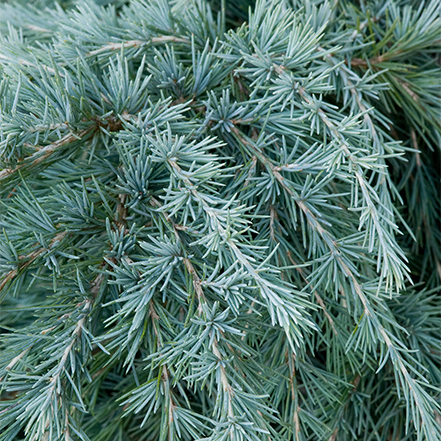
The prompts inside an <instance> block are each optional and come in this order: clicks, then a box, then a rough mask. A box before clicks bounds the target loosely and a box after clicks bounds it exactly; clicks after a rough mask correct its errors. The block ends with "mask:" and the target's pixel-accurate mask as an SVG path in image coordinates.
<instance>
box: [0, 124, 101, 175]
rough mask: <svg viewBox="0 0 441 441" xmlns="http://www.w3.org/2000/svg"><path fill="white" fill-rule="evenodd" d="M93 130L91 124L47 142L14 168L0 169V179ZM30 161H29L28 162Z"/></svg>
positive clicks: (40, 160)
mask: <svg viewBox="0 0 441 441" xmlns="http://www.w3.org/2000/svg"><path fill="white" fill-rule="evenodd" d="M92 130H93V126H92V127H89V128H87V129H85V130H83V131H81V132H80V133H78V134H75V133H69V134H67V135H66V136H64V137H63V138H61V139H59V140H58V141H55V142H53V143H52V144H49V145H47V146H45V147H41V148H39V149H38V150H37V151H36V152H35V153H33V154H32V155H31V156H29V157H27V158H26V159H25V160H24V161H22V162H21V163H19V164H18V165H17V166H16V167H14V168H5V169H3V170H2V171H0V181H1V180H2V179H5V178H7V177H8V176H10V175H12V174H14V173H16V172H17V171H18V170H20V169H22V168H23V167H26V166H29V167H33V166H35V165H37V164H39V163H40V162H42V161H44V160H45V159H47V158H48V157H49V156H51V155H52V154H53V153H54V152H55V151H57V150H58V149H59V148H60V147H63V146H65V145H67V144H70V143H72V142H74V141H78V140H79V139H81V138H83V137H84V136H86V135H87V134H88V133H90V132H91V131H92ZM29 161H30V163H29Z"/></svg>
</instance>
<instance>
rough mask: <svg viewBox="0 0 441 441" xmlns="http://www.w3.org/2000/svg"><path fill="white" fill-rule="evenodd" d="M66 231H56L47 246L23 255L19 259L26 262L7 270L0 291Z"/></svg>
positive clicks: (0, 283)
mask: <svg viewBox="0 0 441 441" xmlns="http://www.w3.org/2000/svg"><path fill="white" fill-rule="evenodd" d="M67 233H68V232H67V231H62V232H60V233H57V234H56V235H55V237H54V238H53V239H52V240H51V241H50V243H49V247H48V248H40V249H38V250H36V251H33V252H32V253H30V254H28V255H27V256H25V257H23V258H22V259H21V260H27V261H26V262H24V263H22V264H20V265H19V266H18V268H15V269H13V270H11V271H9V272H8V273H7V274H6V276H5V277H4V278H3V280H2V281H1V282H0V292H1V291H2V290H3V288H4V287H5V286H6V284H7V283H8V282H10V281H11V280H12V279H13V278H14V277H15V276H17V274H18V273H19V272H20V271H22V270H24V269H26V268H27V267H28V266H29V265H31V264H32V263H33V262H34V261H35V260H36V259H37V258H38V257H39V256H40V255H41V254H42V253H44V252H45V251H50V250H51V249H52V248H53V246H54V245H56V244H57V243H58V242H60V241H61V240H63V239H64V237H65V236H66V235H67Z"/></svg>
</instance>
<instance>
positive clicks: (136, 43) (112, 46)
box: [86, 35, 190, 56]
mask: <svg viewBox="0 0 441 441" xmlns="http://www.w3.org/2000/svg"><path fill="white" fill-rule="evenodd" d="M158 43H185V44H190V40H188V39H187V38H180V37H174V36H173V35H161V36H159V37H153V38H151V39H150V40H129V41H123V42H121V43H108V44H106V45H104V46H101V47H100V48H99V49H95V50H94V51H90V52H88V53H87V54H86V55H87V56H93V55H98V54H101V53H102V52H107V51H119V50H121V49H123V48H124V49H127V48H131V47H141V46H145V45H148V44H158Z"/></svg>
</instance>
